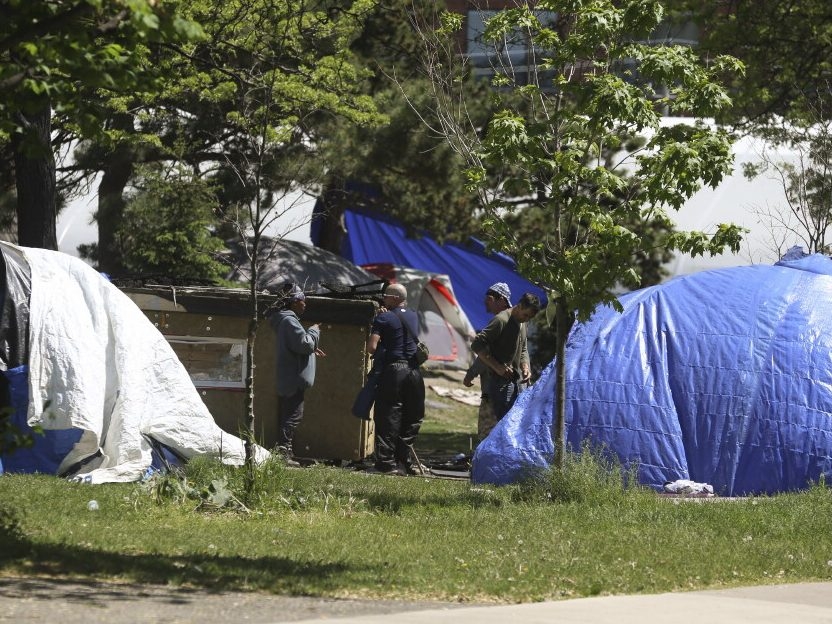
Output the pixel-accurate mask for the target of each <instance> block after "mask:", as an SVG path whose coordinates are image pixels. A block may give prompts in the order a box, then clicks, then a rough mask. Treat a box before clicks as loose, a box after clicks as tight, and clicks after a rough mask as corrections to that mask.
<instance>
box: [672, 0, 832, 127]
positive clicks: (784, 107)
mask: <svg viewBox="0 0 832 624" xmlns="http://www.w3.org/2000/svg"><path fill="white" fill-rule="evenodd" d="M669 5H670V6H671V7H672V8H673V9H674V10H677V11H681V12H683V13H684V14H685V15H687V16H690V17H692V18H693V19H695V20H696V22H697V23H698V24H699V26H700V29H699V30H700V33H701V41H700V45H699V48H700V53H701V55H702V56H703V58H708V57H713V56H714V55H718V54H731V55H733V56H734V57H736V58H738V59H740V60H741V61H742V62H743V63H744V64H745V66H746V74H745V75H744V76H739V75H737V76H734V77H733V79H731V76H730V75H726V78H729V79H730V83H729V84H730V90H731V94H732V97H733V99H734V101H735V106H733V107H732V108H724V109H722V110H720V111H719V112H718V114H719V117H720V118H721V119H723V120H725V121H731V122H735V123H738V124H740V125H749V124H750V125H752V126H765V125H768V124H769V123H770V122H772V121H776V118H777V117H786V118H790V119H793V118H795V117H801V116H803V115H804V114H805V113H806V112H807V111H808V110H809V109H807V107H806V105H807V104H808V105H809V106H810V107H813V106H815V103H816V101H817V98H818V97H819V96H821V97H822V94H823V91H824V90H825V89H826V82H827V80H828V78H829V73H830V71H832V4H830V3H829V2H826V0H801V1H800V2H781V1H779V0H730V1H728V2H717V1H714V0H710V1H708V2H701V1H699V0H671V1H670V2H669Z"/></svg>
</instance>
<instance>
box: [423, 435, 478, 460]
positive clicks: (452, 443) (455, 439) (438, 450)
mask: <svg viewBox="0 0 832 624" xmlns="http://www.w3.org/2000/svg"><path fill="white" fill-rule="evenodd" d="M476 445H477V440H476V437H473V438H472V436H471V434H470V433H448V432H444V431H440V432H436V433H432V432H425V431H422V432H420V433H419V435H418V436H417V438H416V444H415V447H416V452H417V453H418V454H419V456H420V457H421V456H422V455H423V454H424V455H440V456H441V455H456V454H457V453H465V454H466V455H470V454H471V451H472V447H473V448H476Z"/></svg>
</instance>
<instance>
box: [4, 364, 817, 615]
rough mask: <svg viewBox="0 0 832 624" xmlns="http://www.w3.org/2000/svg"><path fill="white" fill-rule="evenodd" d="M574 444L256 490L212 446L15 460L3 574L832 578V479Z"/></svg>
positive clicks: (429, 449) (436, 404) (585, 587)
mask: <svg viewBox="0 0 832 624" xmlns="http://www.w3.org/2000/svg"><path fill="white" fill-rule="evenodd" d="M428 383H429V384H430V383H438V384H440V385H453V380H443V379H441V378H431V379H428ZM428 396H429V398H430V400H431V404H430V405H431V407H430V408H429V410H428V415H427V417H426V420H425V425H424V428H423V432H422V434H421V435H420V437H419V441H418V443H417V449H418V450H419V452H420V454H422V455H424V456H429V455H431V454H433V453H437V454H441V453H455V452H467V451H468V447H469V439H470V438H471V437H472V436H474V434H475V430H476V408H473V407H471V406H466V405H464V404H462V403H457V402H455V401H451V400H448V399H441V398H439V397H437V396H436V395H435V394H433V393H432V392H430V391H428ZM440 405H441V407H440ZM567 459H568V461H567V464H566V469H565V471H564V473H548V474H539V475H536V478H535V479H534V480H530V481H528V482H527V483H524V484H519V485H512V486H507V487H500V488H496V487H481V486H472V485H470V484H469V483H467V482H465V481H450V480H439V479H425V478H419V477H408V478H403V477H391V476H384V475H367V474H361V473H357V472H352V471H348V470H344V469H342V468H332V467H326V466H315V467H312V468H307V469H287V468H285V467H283V466H282V465H281V464H279V463H277V462H270V463H267V464H265V465H263V466H262V467H260V468H259V470H258V474H257V480H256V489H255V491H254V492H253V494H252V496H251V499H250V500H246V501H244V502H245V508H244V507H243V506H242V505H240V504H238V503H239V499H240V498H242V491H243V481H244V479H243V471H242V470H240V469H236V468H231V467H227V466H221V465H218V464H215V463H212V462H207V461H204V460H198V461H193V462H191V463H190V464H189V466H188V468H187V472H186V473H185V475H184V477H183V478H174V477H173V476H167V477H163V478H159V477H157V478H154V479H153V480H151V481H150V482H147V483H144V484H109V485H98V486H90V485H83V484H76V483H70V482H67V481H63V480H61V479H57V478H55V477H47V476H37V475H4V476H2V477H0V575H25V576H39V575H44V576H46V575H48V576H60V577H66V578H75V579H103V580H114V581H132V582H141V583H170V584H174V585H184V586H195V587H205V588H211V589H217V590H220V589H237V590H240V589H244V590H255V591H264V592H273V593H280V594H295V595H313V596H332V597H364V598H397V599H428V600H430V599H433V600H456V601H472V602H473V601H489V602H520V601H535V600H544V599H557V598H569V597H578V596H593V595H598V594H621V593H643V592H665V591H675V590H687V589H701V588H706V587H727V586H736V585H751V584H764V583H775V582H778V583H780V582H797V581H814V580H830V579H832V492H830V490H829V489H827V488H826V487H824V486H822V485H819V486H816V487H814V488H813V489H811V490H809V491H807V492H803V493H800V494H786V495H781V496H775V497H758V498H751V499H742V500H712V501H702V500H686V501H680V500H678V499H676V500H674V499H666V498H661V497H659V496H657V495H656V494H655V493H653V492H649V491H644V490H642V489H640V488H637V487H623V486H622V482H626V479H623V478H622V475H621V474H619V471H618V470H616V468H615V466H610V465H608V464H606V463H605V462H603V461H601V460H599V459H597V458H595V457H594V456H593V455H591V454H588V453H585V454H582V455H580V456H578V457H575V458H567ZM625 476H626V475H625ZM91 499H96V500H97V501H98V503H99V509H98V510H97V511H90V510H88V509H87V503H88V501H89V500H91Z"/></svg>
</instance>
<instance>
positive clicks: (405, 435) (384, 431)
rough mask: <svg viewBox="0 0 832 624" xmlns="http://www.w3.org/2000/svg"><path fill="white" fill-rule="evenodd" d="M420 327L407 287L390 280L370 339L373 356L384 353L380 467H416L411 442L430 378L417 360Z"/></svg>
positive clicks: (378, 416)
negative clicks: (409, 305)
mask: <svg viewBox="0 0 832 624" xmlns="http://www.w3.org/2000/svg"><path fill="white" fill-rule="evenodd" d="M405 323H406V326H405V325H404V324H405ZM418 327H419V319H418V317H417V316H416V313H415V312H413V311H412V310H408V309H407V291H406V290H405V288H404V286H402V285H401V284H391V285H389V286H388V287H387V288H386V289H385V291H384V307H383V311H382V312H381V313H380V314H379V315H378V316H376V318H375V319H374V320H373V326H372V329H371V331H370V337H369V339H368V340H367V351H368V352H369V353H370V354H371V355H372V354H375V353H376V351H381V350H383V353H384V362H383V369H382V373H381V377H380V379H379V386H378V393H377V395H376V402H375V421H376V462H375V466H374V470H375V471H376V472H383V473H388V474H412V473H414V472H415V470H414V467H413V465H412V462H411V458H412V456H413V453H412V447H413V442H414V441H415V439H416V436H417V435H418V434H419V429H420V427H421V426H422V420H423V419H424V417H425V382H424V380H423V379H422V373H421V372H420V371H419V365H418V364H417V363H416V342H417V340H418Z"/></svg>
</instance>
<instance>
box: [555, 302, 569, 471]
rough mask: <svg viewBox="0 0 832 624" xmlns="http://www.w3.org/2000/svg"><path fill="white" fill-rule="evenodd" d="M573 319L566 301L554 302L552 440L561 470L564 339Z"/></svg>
mask: <svg viewBox="0 0 832 624" xmlns="http://www.w3.org/2000/svg"><path fill="white" fill-rule="evenodd" d="M573 323H574V320H573V318H572V316H571V314H570V311H569V308H568V307H567V305H566V302H565V301H563V300H562V299H558V300H557V301H556V302H555V396H554V402H555V417H554V418H553V420H552V442H553V443H554V447H555V462H554V465H555V468H557V469H558V470H563V465H564V456H565V454H566V439H565V432H566V341H567V339H568V338H569V331H570V330H571V329H572V324H573Z"/></svg>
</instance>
